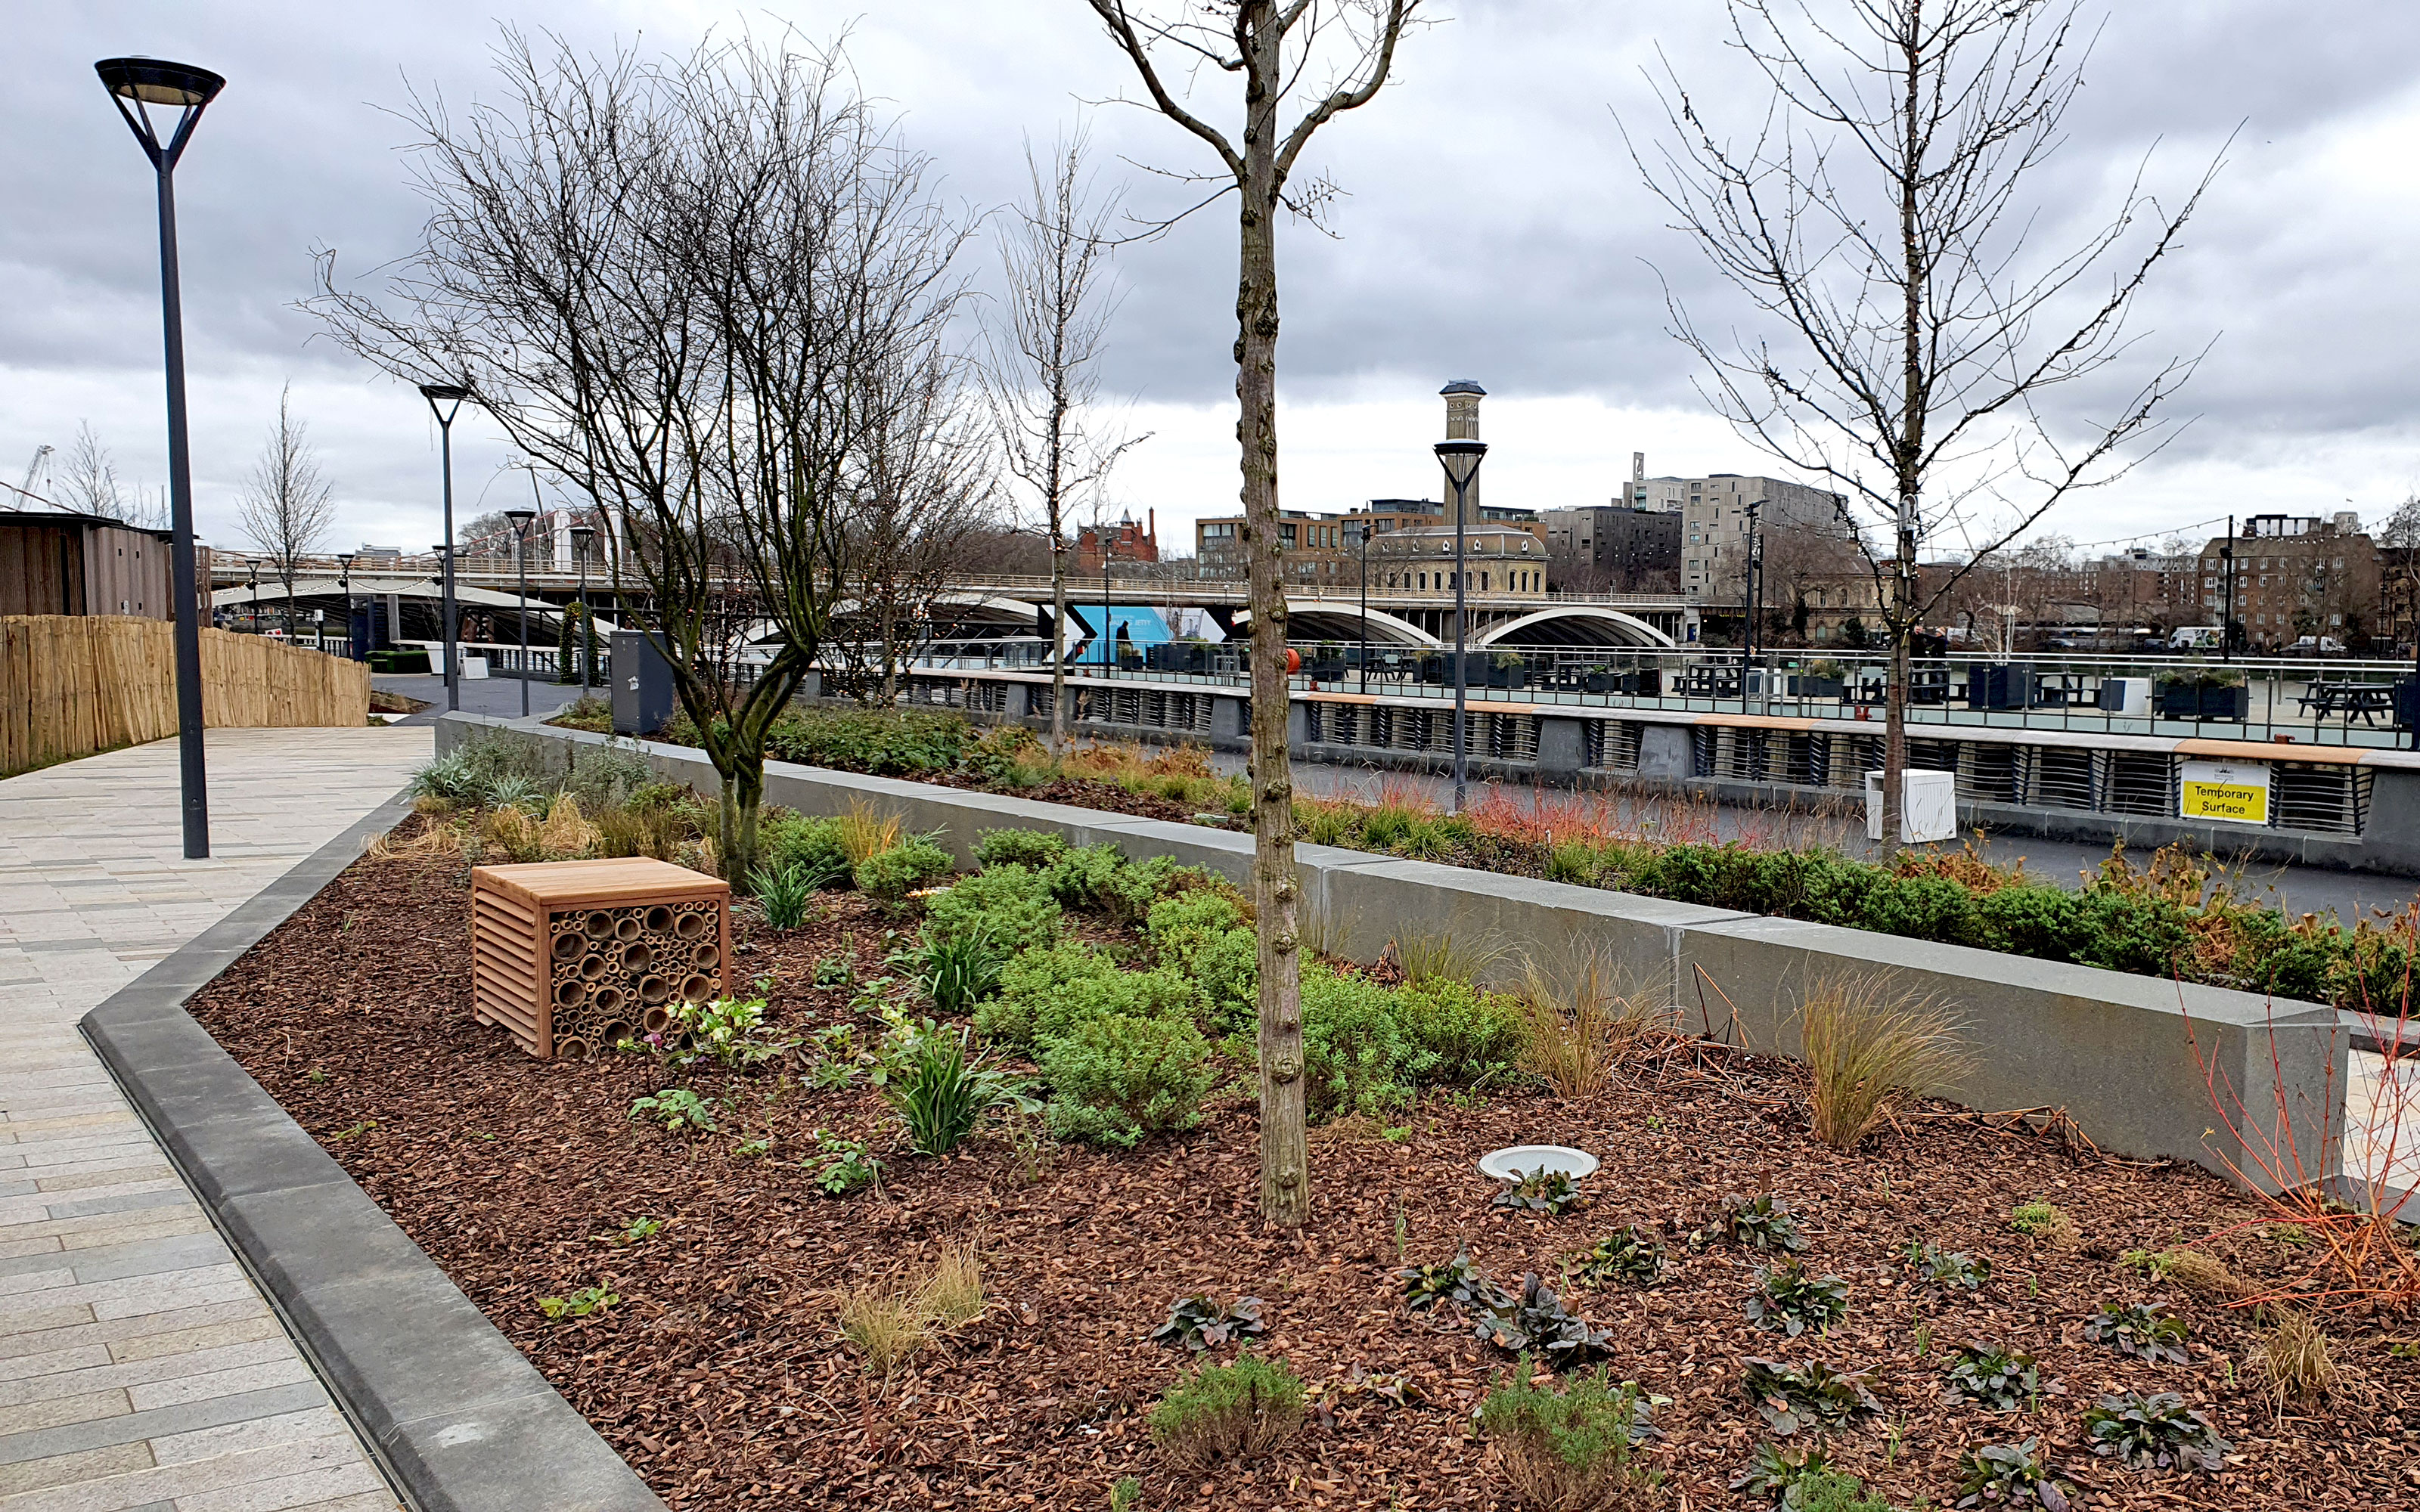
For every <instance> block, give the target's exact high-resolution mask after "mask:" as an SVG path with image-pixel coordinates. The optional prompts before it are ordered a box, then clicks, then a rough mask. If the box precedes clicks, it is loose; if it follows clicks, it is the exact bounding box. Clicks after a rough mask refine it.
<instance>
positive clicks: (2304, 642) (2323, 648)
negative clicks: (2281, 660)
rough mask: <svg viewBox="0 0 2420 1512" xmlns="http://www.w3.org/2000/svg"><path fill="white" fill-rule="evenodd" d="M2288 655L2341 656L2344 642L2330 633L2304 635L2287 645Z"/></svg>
mask: <svg viewBox="0 0 2420 1512" xmlns="http://www.w3.org/2000/svg"><path fill="white" fill-rule="evenodd" d="M2286 655H2288V656H2343V655H2344V642H2343V641H2341V640H2337V639H2336V638H2335V636H2332V635H2306V636H2304V637H2303V638H2302V639H2301V640H2297V641H2295V642H2294V643H2293V645H2292V646H2290V647H2288V650H2287V652H2286Z"/></svg>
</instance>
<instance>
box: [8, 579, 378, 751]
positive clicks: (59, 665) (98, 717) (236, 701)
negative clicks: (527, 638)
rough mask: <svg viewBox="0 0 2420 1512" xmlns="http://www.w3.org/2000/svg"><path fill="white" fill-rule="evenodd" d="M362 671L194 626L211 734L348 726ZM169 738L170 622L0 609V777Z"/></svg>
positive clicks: (173, 656) (363, 687) (173, 665)
mask: <svg viewBox="0 0 2420 1512" xmlns="http://www.w3.org/2000/svg"><path fill="white" fill-rule="evenodd" d="M369 702H370V670H369V668H368V667H367V666H365V665H364V664H363V663H361V662H356V661H348V660H345V659H344V658H342V657H339V656H328V655H326V654H325V653H323V652H318V651H304V650H302V649H300V648H298V647H294V646H287V645H280V644H278V643H277V642H276V641H273V640H268V639H266V638H265V637H261V636H252V635H236V634H233V633H232V632H229V631H226V630H204V631H203V632H202V718H203V722H204V723H206V724H208V725H209V726H211V727H213V728H217V729H260V728H264V727H270V726H301V725H359V724H364V723H366V722H367V721H368V718H369ZM175 733H177V642H176V626H175V625H173V624H171V623H170V622H168V621H166V620H147V619H134V618H131V617H127V616H121V615H63V614H23V615H8V616H0V777H5V776H7V775H8V774H9V773H12V772H22V771H25V770H28V769H30V768H32V767H36V766H46V765H49V764H51V763H53V762H60V761H68V760H71V759H73V758H75V757H78V756H88V755H91V754H92V753H93V752H94V751H98V750H111V749H115V748H117V747H119V746H132V745H140V744H142V743H144V742H146V741H152V740H163V739H165V738H167V737H168V736H170V735H173V734H175Z"/></svg>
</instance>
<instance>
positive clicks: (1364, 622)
mask: <svg viewBox="0 0 2420 1512" xmlns="http://www.w3.org/2000/svg"><path fill="white" fill-rule="evenodd" d="M1344 529H1345V530H1346V531H1347V532H1349V533H1350V538H1351V539H1352V541H1353V544H1354V545H1356V546H1357V547H1359V548H1361V691H1362V692H1364V693H1367V692H1368V691H1370V521H1368V520H1366V519H1365V520H1357V521H1355V522H1354V523H1352V524H1349V525H1347V526H1345V527H1344Z"/></svg>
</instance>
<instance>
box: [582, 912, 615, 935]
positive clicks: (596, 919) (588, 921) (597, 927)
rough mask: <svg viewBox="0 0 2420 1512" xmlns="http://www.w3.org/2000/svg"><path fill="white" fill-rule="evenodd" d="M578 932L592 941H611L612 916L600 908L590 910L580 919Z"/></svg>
mask: <svg viewBox="0 0 2420 1512" xmlns="http://www.w3.org/2000/svg"><path fill="white" fill-rule="evenodd" d="M580 932H581V933H583V934H585V935H587V936H588V937H589V938H590V939H592V940H605V939H611V938H613V915H611V914H609V913H607V912H605V910H603V909H601V908H596V909H591V910H590V911H589V912H588V914H587V916H586V917H585V918H582V919H581V921H580Z"/></svg>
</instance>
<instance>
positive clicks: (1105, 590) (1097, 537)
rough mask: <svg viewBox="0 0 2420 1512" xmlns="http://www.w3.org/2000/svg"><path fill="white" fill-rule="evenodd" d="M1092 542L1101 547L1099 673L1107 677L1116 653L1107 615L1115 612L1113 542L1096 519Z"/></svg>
mask: <svg viewBox="0 0 2420 1512" xmlns="http://www.w3.org/2000/svg"><path fill="white" fill-rule="evenodd" d="M1093 544H1094V546H1097V547H1099V548H1101V675H1102V676H1104V677H1108V676H1110V675H1112V674H1113V673H1114V672H1115V671H1117V655H1118V633H1117V629H1116V627H1115V626H1113V625H1111V624H1110V623H1109V616H1110V615H1111V614H1112V613H1114V612H1115V610H1113V609H1111V608H1110V607H1109V556H1110V553H1111V551H1112V549H1113V546H1114V543H1112V542H1111V541H1110V539H1109V531H1108V529H1107V528H1106V527H1104V526H1103V525H1102V524H1101V522H1100V521H1098V520H1094V522H1093ZM1103 696H1104V697H1106V696H1107V695H1106V694H1105V695H1103Z"/></svg>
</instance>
